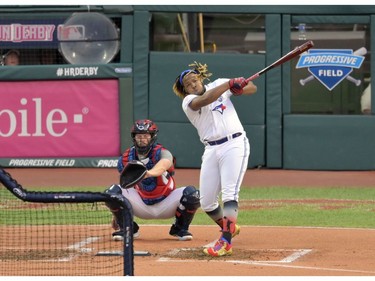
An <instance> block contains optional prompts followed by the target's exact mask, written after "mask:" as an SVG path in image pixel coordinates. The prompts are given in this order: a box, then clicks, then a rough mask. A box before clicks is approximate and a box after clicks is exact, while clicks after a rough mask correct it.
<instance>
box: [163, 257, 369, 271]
mask: <svg viewBox="0 0 375 281" xmlns="http://www.w3.org/2000/svg"><path fill="white" fill-rule="evenodd" d="M157 261H158V262H183V263H187V262H194V263H196V262H197V261H198V260H176V259H171V258H159V259H158V260H157ZM210 262H227V263H235V264H244V265H259V266H269V267H284V268H294V269H308V270H320V271H322V270H323V271H335V272H347V273H363V274H374V273H375V271H366V270H356V269H338V268H326V267H312V266H299V265H287V264H280V263H277V261H243V260H219V259H217V260H215V259H211V260H210Z"/></svg>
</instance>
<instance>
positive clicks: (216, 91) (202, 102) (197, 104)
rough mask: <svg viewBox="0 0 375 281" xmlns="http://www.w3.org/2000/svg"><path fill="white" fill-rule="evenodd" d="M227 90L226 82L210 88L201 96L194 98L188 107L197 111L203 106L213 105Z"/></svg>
mask: <svg viewBox="0 0 375 281" xmlns="http://www.w3.org/2000/svg"><path fill="white" fill-rule="evenodd" d="M228 89H229V84H228V82H224V83H223V84H220V85H219V86H216V87H215V88H212V89H210V90H208V91H206V92H204V93H203V94H202V95H200V96H197V97H196V98H194V99H193V100H192V101H191V102H190V104H189V107H190V108H191V109H192V110H194V111H197V110H199V109H201V108H202V107H203V106H206V105H209V104H210V103H213V102H214V101H215V100H217V99H218V98H219V97H220V96H221V95H222V94H223V93H224V92H225V91H227V90H228Z"/></svg>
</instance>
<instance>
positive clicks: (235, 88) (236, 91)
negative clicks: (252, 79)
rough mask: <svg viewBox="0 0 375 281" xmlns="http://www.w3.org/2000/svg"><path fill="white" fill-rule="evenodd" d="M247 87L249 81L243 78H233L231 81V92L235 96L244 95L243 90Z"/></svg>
mask: <svg viewBox="0 0 375 281" xmlns="http://www.w3.org/2000/svg"><path fill="white" fill-rule="evenodd" d="M246 85H247V81H246V79H245V78H243V77H238V78H232V79H230V80H229V87H230V91H231V92H232V94H233V95H235V96H240V95H242V94H243V88H244V87H245V86H246Z"/></svg>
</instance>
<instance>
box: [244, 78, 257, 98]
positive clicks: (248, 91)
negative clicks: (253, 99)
mask: <svg viewBox="0 0 375 281" xmlns="http://www.w3.org/2000/svg"><path fill="white" fill-rule="evenodd" d="M257 90H258V87H257V86H256V85H255V84H254V83H253V82H252V81H249V83H248V84H247V85H246V86H245V87H244V88H243V93H242V94H243V95H248V96H249V95H252V94H255V93H256V92H257Z"/></svg>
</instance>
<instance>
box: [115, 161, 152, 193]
mask: <svg viewBox="0 0 375 281" xmlns="http://www.w3.org/2000/svg"><path fill="white" fill-rule="evenodd" d="M146 172H147V168H146V166H145V165H144V164H143V163H142V162H141V161H138V160H132V161H130V162H128V163H127V164H126V166H125V167H124V169H123V170H122V172H121V175H120V186H121V187H122V188H124V189H126V188H131V187H133V186H134V185H136V184H137V183H138V182H140V181H141V180H143V178H144V176H145V175H146Z"/></svg>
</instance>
